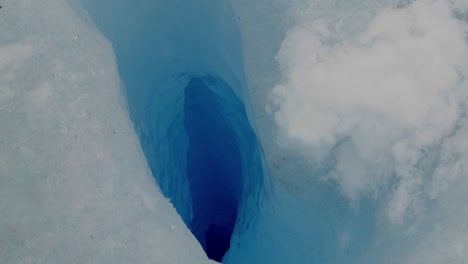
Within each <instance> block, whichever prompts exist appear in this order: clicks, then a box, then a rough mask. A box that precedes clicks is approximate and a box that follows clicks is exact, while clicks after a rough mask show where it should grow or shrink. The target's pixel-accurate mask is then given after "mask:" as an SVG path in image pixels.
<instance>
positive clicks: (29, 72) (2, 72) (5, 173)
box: [0, 0, 211, 264]
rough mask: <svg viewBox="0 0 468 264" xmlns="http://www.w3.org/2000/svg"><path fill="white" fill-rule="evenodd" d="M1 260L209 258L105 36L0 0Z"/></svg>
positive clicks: (48, 3)
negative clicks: (140, 130) (174, 195)
mask: <svg viewBox="0 0 468 264" xmlns="http://www.w3.org/2000/svg"><path fill="white" fill-rule="evenodd" d="M0 5H1V6H2V8H1V9H0V263H2V264H13V263H210V262H211V261H209V260H208V259H207V258H206V257H205V254H204V252H203V250H202V248H201V247H200V246H199V244H198V243H197V241H196V239H195V238H194V237H193V236H192V234H191V233H190V231H189V230H188V229H187V228H186V227H185V225H184V223H183V222H182V220H181V219H180V217H179V216H178V215H177V213H176V211H175V209H174V208H173V207H172V205H171V204H170V203H169V202H168V201H167V199H166V198H164V197H163V195H162V194H161V192H160V191H159V190H158V187H157V185H156V184H155V182H154V178H153V177H152V176H151V173H150V172H149V169H148V167H147V165H146V161H145V158H144V155H143V153H142V151H141V149H140V147H139V143H138V138H137V136H136V134H135V132H134V129H133V128H132V126H131V124H130V122H129V118H128V114H127V110H126V107H125V102H124V100H123V98H122V94H121V91H120V89H121V88H120V82H119V77H118V73H117V70H116V63H115V60H114V55H113V52H112V48H111V46H110V44H109V43H108V42H107V41H106V40H105V39H104V38H103V37H102V35H100V34H99V33H98V32H97V31H96V30H95V29H94V28H91V27H90V25H88V24H85V23H83V21H82V20H81V19H80V18H79V17H78V16H77V15H76V14H75V12H74V11H73V10H71V8H70V7H69V5H68V3H67V2H66V1H61V0H44V1H35V0H31V1H28V0H21V1H16V0H11V1H0Z"/></svg>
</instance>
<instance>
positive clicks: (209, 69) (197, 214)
mask: <svg viewBox="0 0 468 264" xmlns="http://www.w3.org/2000/svg"><path fill="white" fill-rule="evenodd" d="M81 3H82V4H83V7H84V8H86V10H87V11H88V12H89V15H90V17H91V19H92V20H93V22H94V23H95V24H96V26H97V27H98V28H99V29H100V30H101V31H102V32H103V33H104V34H105V35H106V36H107V37H108V38H109V40H110V41H111V43H112V45H113V47H114V49H115V52H116V56H117V62H118V66H119V72H120V75H121V77H122V80H123V82H124V85H125V92H126V97H127V100H128V105H129V110H130V115H131V117H132V121H133V123H134V125H135V128H136V130H137V133H138V136H139V138H140V142H141V145H142V147H143V150H144V152H145V154H146V157H147V160H148V163H149V164H150V166H151V169H152V172H153V175H154V177H155V178H156V179H157V181H158V183H159V185H160V186H161V189H162V191H163V192H164V194H165V195H166V196H167V197H169V198H170V199H171V201H172V202H173V204H174V205H175V207H176V209H177V211H178V212H179V214H180V215H181V216H182V219H183V220H184V221H185V223H186V224H187V226H188V227H189V228H190V229H191V230H192V232H193V233H194V235H195V237H197V239H198V240H199V241H200V243H201V245H202V246H203V248H204V249H205V251H206V252H207V253H208V256H209V257H210V258H213V259H215V260H218V261H220V260H221V257H222V256H223V255H224V253H225V252H226V250H227V249H228V248H229V243H230V241H231V234H232V232H233V230H234V229H235V230H237V231H236V234H237V235H240V234H242V233H245V232H246V230H247V229H251V226H252V225H254V223H255V219H256V215H257V214H258V211H259V210H258V208H259V199H260V196H261V192H262V191H263V171H262V170H263V169H262V157H261V154H260V153H261V150H260V146H259V145H258V142H257V138H256V135H255V132H254V130H253V128H252V126H251V124H252V121H253V120H251V119H250V120H249V116H250V115H251V108H250V104H249V99H248V98H249V97H248V93H247V91H246V87H245V79H244V72H243V60H242V53H241V50H242V49H241V39H240V33H239V28H238V25H237V19H236V18H235V16H234V13H233V12H232V9H231V5H230V2H229V1H207V0H202V1H168V0H159V1H139V2H137V3H135V2H134V1H130V0H120V1H86V0H85V1H81ZM109 6H112V9H109V8H108V7H109ZM235 243H236V242H233V244H235ZM218 250H221V251H222V252H215V251H218Z"/></svg>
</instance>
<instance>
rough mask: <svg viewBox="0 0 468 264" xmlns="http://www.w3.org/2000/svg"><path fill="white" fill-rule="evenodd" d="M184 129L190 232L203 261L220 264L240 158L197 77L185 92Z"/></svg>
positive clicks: (216, 101) (234, 209)
mask: <svg viewBox="0 0 468 264" xmlns="http://www.w3.org/2000/svg"><path fill="white" fill-rule="evenodd" d="M184 125H185V129H186V131H187V136H188V139H189V147H188V151H187V170H186V171H187V177H188V180H189V185H190V195H191V198H192V211H193V218H192V221H191V223H190V229H191V230H192V232H193V234H194V235H195V237H196V238H197V239H198V241H199V242H200V244H201V245H202V247H203V248H204V249H205V252H206V253H207V255H208V257H209V258H211V259H213V260H216V261H221V260H222V257H223V255H224V254H225V253H226V251H227V250H228V249H229V245H230V240H231V235H232V232H233V229H234V226H235V224H236V219H237V214H238V210H239V203H240V196H241V194H242V184H243V181H242V157H241V153H240V150H239V147H238V146H237V143H236V135H235V134H234V132H233V131H232V129H231V127H230V124H229V122H228V120H227V119H226V117H225V116H224V111H223V106H222V105H221V104H220V98H218V96H217V95H216V94H215V93H214V92H212V91H211V90H210V89H209V87H208V86H207V85H206V83H205V82H204V80H203V79H201V78H198V77H192V78H191V79H190V81H189V82H188V84H187V86H186V88H185V97H184Z"/></svg>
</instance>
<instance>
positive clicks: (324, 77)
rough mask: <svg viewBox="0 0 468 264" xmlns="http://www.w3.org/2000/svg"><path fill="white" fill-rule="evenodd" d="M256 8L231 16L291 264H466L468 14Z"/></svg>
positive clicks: (455, 4) (354, 4)
mask: <svg viewBox="0 0 468 264" xmlns="http://www.w3.org/2000/svg"><path fill="white" fill-rule="evenodd" d="M254 2H255V3H254V4H253V5H255V6H259V7H261V9H263V10H268V11H265V13H263V12H262V11H259V12H256V11H253V10H252V8H251V5H252V2H251V1H245V2H244V1H239V4H238V5H236V7H235V9H236V13H237V15H238V16H240V20H241V28H242V33H243V36H244V45H245V57H246V73H247V80H248V85H249V87H250V89H251V90H252V93H254V94H264V95H265V94H269V99H268V100H269V101H268V102H266V100H267V99H265V97H264V98H258V97H253V104H254V105H257V107H255V108H254V110H255V116H256V120H257V124H258V133H259V135H260V140H261V141H262V144H263V147H264V150H265V155H266V159H267V162H268V163H269V165H270V168H271V174H272V175H273V177H274V178H275V179H277V180H278V181H279V182H280V183H281V185H282V186H283V187H282V188H284V189H287V190H288V194H287V195H286V196H287V197H290V199H291V202H290V203H291V204H295V205H297V209H291V206H289V207H288V208H279V209H277V212H279V213H278V215H280V217H279V219H282V220H281V221H283V222H284V223H288V224H286V226H289V227H290V232H289V233H290V234H296V235H291V236H293V237H294V238H295V240H296V241H301V242H299V243H298V244H299V245H301V246H302V247H303V248H304V251H302V252H300V251H296V252H299V253H301V254H300V255H301V257H300V260H298V263H299V262H300V261H302V262H305V263H310V262H313V261H314V260H315V261H317V263H464V262H466V261H467V255H466V247H467V245H468V243H467V242H468V241H467V240H466V238H467V237H468V236H467V233H468V230H467V228H466V225H465V224H464V222H465V221H464V219H466V218H467V211H468V207H467V206H466V202H467V200H466V196H465V195H463V193H466V190H467V189H466V186H467V179H466V164H467V163H466V162H467V159H466V157H467V154H466V150H464V149H465V147H464V146H465V145H466V142H467V138H466V131H467V128H466V99H467V98H466V90H467V88H468V85H467V83H466V76H467V74H468V72H467V67H466V66H467V64H466V61H467V60H466V58H468V55H467V53H466V52H467V43H466V41H467V40H466V32H467V30H466V28H467V26H466V21H467V12H466V11H467V6H468V5H467V4H468V3H467V2H466V1H414V2H413V1H371V2H369V1H288V2H287V3H285V1H261V0H259V1H254ZM262 15H263V16H262ZM272 25H273V27H274V28H275V29H276V30H271V27H272ZM263 39H268V40H273V43H271V44H270V45H278V52H272V51H271V50H270V49H268V48H267V49H263V50H262V52H258V43H264V45H267V44H265V42H263ZM278 39H279V41H278ZM257 54H259V59H257V60H256V59H252V60H249V59H248V58H249V57H251V58H256V57H255V56H256V55H257ZM275 57H276V61H277V63H278V64H277V65H278V66H277V67H272V66H271V62H272V61H275ZM258 72H262V73H263V74H262V75H259V74H258ZM265 72H268V74H265ZM278 73H280V74H278ZM272 79H276V82H275V83H274V84H273V85H271V80H272ZM273 87H274V88H273ZM265 105H266V107H265ZM262 106H263V108H262ZM272 127H277V128H278V130H277V131H275V130H273V129H272ZM272 130H273V131H275V132H273V133H272V132H271V131H272ZM274 139H276V141H275V140H274ZM272 141H275V142H272ZM283 201H287V199H281V200H279V201H278V202H276V203H275V204H277V205H276V207H279V206H281V204H282V203H283ZM298 210H302V211H301V213H296V214H294V212H298ZM291 211H292V212H291ZM284 212H289V214H290V215H296V216H297V218H302V220H298V219H294V217H283V216H282V215H284ZM462 219H463V220H462ZM292 226H296V227H297V226H301V227H303V228H302V229H300V228H295V227H292ZM327 230H328V231H327ZM301 232H302V233H301ZM317 240H319V242H316V241H317ZM296 250H297V249H296Z"/></svg>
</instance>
